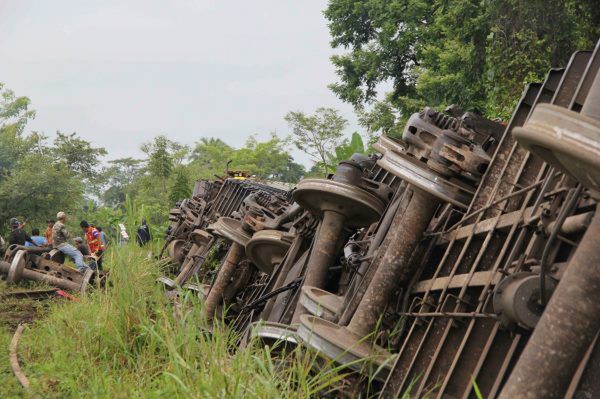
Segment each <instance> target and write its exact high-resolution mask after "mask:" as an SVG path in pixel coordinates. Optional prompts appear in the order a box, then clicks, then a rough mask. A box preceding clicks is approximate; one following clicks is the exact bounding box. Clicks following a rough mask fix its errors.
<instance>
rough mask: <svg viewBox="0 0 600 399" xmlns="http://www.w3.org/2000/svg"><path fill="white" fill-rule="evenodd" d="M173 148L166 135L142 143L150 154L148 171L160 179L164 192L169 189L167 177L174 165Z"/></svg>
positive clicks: (144, 149)
mask: <svg viewBox="0 0 600 399" xmlns="http://www.w3.org/2000/svg"><path fill="white" fill-rule="evenodd" d="M171 148H172V142H171V141H170V140H169V139H167V138H166V137H165V136H157V137H155V138H154V141H153V142H151V143H146V144H143V145H142V151H144V152H145V153H146V154H147V155H148V171H149V172H150V175H151V176H152V177H154V178H157V179H158V180H159V182H160V183H161V186H162V190H163V192H164V191H166V190H167V179H168V178H169V176H170V175H171V171H172V170H173V166H174V157H173V154H172V153H171V152H170V149H171Z"/></svg>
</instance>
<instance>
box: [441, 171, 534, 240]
mask: <svg viewBox="0 0 600 399" xmlns="http://www.w3.org/2000/svg"><path fill="white" fill-rule="evenodd" d="M508 184H510V183H508ZM542 184H543V182H542V181H538V182H536V183H533V184H530V185H529V186H527V187H524V188H521V189H519V190H517V191H514V192H511V193H510V194H507V195H505V196H503V197H501V198H499V199H497V200H495V201H493V202H492V203H491V204H489V205H486V206H484V207H481V208H479V209H478V210H476V211H474V212H471V213H469V214H466V215H465V216H464V217H463V218H462V219H461V220H460V221H459V222H457V223H456V224H454V225H453V226H452V227H450V228H449V229H448V230H445V231H443V232H441V234H442V235H443V236H446V235H448V234H450V233H452V232H453V233H454V234H459V235H460V234H462V235H463V237H462V238H464V237H466V236H468V235H469V234H470V232H468V229H469V228H475V226H474V224H469V225H467V226H464V227H460V228H458V226H460V225H463V224H464V221H466V220H468V219H470V218H472V217H473V216H477V215H479V214H480V213H483V212H485V211H488V210H489V209H491V208H492V207H495V208H500V207H499V206H498V205H499V204H500V203H501V202H504V201H506V200H509V199H512V198H514V197H517V196H519V195H522V194H525V193H527V192H528V191H531V190H533V189H536V188H538V187H539V186H541V185H542ZM515 187H516V186H515ZM509 214H510V213H509ZM509 214H507V215H509ZM490 219H491V218H490ZM490 219H485V220H484V221H486V220H490ZM510 224H512V222H511V223H509V224H508V225H510ZM477 226H479V224H477ZM465 230H467V231H465ZM485 231H487V230H485ZM443 242H444V241H441V243H443ZM446 242H447V239H446Z"/></svg>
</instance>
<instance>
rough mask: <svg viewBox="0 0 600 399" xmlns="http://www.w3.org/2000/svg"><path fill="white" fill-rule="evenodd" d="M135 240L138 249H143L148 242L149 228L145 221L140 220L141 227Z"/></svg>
mask: <svg viewBox="0 0 600 399" xmlns="http://www.w3.org/2000/svg"><path fill="white" fill-rule="evenodd" d="M136 239H137V242H138V244H140V247H143V246H144V245H146V244H147V243H148V242H149V241H150V239H151V237H150V227H148V223H146V219H142V225H141V226H140V227H139V228H138V230H137V236H136Z"/></svg>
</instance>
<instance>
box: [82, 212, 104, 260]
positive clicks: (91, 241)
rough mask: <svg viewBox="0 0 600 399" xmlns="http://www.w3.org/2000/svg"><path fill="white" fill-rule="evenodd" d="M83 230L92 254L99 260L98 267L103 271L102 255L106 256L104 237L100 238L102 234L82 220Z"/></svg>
mask: <svg viewBox="0 0 600 399" xmlns="http://www.w3.org/2000/svg"><path fill="white" fill-rule="evenodd" d="M79 226H81V229H82V230H83V232H84V233H85V240H86V241H87V244H88V246H89V247H90V253H91V254H92V255H95V256H96V257H97V258H98V260H97V261H96V264H97V265H98V271H102V255H103V254H104V243H103V242H102V237H101V236H100V232H99V231H98V230H97V229H96V228H95V227H93V226H90V224H89V223H88V222H86V221H85V220H82V221H81V223H79Z"/></svg>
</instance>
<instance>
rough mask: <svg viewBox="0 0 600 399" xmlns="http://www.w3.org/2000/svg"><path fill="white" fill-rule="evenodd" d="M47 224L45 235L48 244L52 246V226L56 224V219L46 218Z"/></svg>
mask: <svg viewBox="0 0 600 399" xmlns="http://www.w3.org/2000/svg"><path fill="white" fill-rule="evenodd" d="M46 224H47V227H46V232H45V233H44V235H45V236H46V241H47V242H48V245H50V246H52V227H53V226H54V220H52V219H48V220H46Z"/></svg>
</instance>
